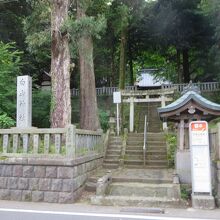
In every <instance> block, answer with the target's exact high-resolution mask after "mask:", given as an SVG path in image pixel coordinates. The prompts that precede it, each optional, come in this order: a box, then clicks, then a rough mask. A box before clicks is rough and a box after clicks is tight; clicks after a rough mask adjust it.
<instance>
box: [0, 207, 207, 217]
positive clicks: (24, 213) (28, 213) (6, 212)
mask: <svg viewBox="0 0 220 220" xmlns="http://www.w3.org/2000/svg"><path fill="white" fill-rule="evenodd" d="M0 219H1V220H51V219H52V220H142V219H143V220H144V219H145V220H199V219H200V220H201V219H202V218H199V219H198V218H179V217H162V216H144V215H127V214H126V215H124V214H102V213H77V212H56V211H38V210H23V209H4V208H0ZM207 220H208V219H207Z"/></svg>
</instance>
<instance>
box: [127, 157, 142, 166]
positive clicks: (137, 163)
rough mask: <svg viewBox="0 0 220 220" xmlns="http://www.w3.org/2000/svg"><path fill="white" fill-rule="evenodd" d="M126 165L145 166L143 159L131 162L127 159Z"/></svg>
mask: <svg viewBox="0 0 220 220" xmlns="http://www.w3.org/2000/svg"><path fill="white" fill-rule="evenodd" d="M124 164H125V165H143V164H144V160H143V158H142V160H140V159H139V160H135V159H134V160H129V158H128V159H125V160H124Z"/></svg>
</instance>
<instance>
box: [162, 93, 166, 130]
mask: <svg viewBox="0 0 220 220" xmlns="http://www.w3.org/2000/svg"><path fill="white" fill-rule="evenodd" d="M165 106H166V101H165V95H161V107H162V108H163V107H165ZM166 129H167V122H163V130H166Z"/></svg>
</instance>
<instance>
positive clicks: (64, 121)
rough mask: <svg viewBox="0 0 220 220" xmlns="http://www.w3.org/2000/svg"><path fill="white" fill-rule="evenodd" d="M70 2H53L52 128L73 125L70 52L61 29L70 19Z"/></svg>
mask: <svg viewBox="0 0 220 220" xmlns="http://www.w3.org/2000/svg"><path fill="white" fill-rule="evenodd" d="M68 9H69V0H63V1H61V0H52V12H51V37H52V43H51V83H52V98H51V127H53V128H58V127H60V128H63V127H65V126H66V125H68V124H70V123H71V99H70V52H69V44H68V41H69V40H68V35H67V32H64V33H62V31H61V27H62V25H63V23H64V21H65V20H66V19H67V17H68Z"/></svg>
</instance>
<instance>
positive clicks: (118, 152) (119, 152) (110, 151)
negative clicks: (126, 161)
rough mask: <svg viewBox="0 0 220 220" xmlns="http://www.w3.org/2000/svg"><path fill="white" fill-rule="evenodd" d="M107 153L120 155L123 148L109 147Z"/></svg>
mask: <svg viewBox="0 0 220 220" xmlns="http://www.w3.org/2000/svg"><path fill="white" fill-rule="evenodd" d="M106 154H107V155H110V154H117V155H120V154H121V149H120V150H119V149H107V151H106Z"/></svg>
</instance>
